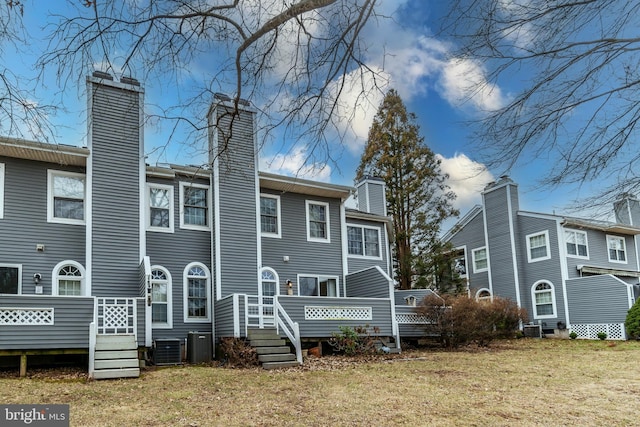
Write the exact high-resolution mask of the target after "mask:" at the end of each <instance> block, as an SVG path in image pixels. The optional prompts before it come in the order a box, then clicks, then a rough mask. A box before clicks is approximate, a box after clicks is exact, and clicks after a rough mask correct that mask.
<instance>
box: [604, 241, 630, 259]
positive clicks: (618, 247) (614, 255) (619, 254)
mask: <svg viewBox="0 0 640 427" xmlns="http://www.w3.org/2000/svg"><path fill="white" fill-rule="evenodd" d="M626 248H627V246H626V243H625V240H624V237H619V236H607V249H608V250H609V261H611V262H620V263H625V264H626V262H627V251H626Z"/></svg>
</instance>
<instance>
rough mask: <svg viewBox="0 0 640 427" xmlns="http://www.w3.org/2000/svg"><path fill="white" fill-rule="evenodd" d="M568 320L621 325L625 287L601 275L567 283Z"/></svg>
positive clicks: (626, 300)
mask: <svg viewBox="0 0 640 427" xmlns="http://www.w3.org/2000/svg"><path fill="white" fill-rule="evenodd" d="M567 299H568V300H569V321H570V322H571V323H573V324H577V323H624V321H625V318H626V314H627V311H628V310H629V308H630V307H629V297H628V287H627V285H626V284H624V283H622V282H621V281H619V280H617V279H616V278H615V277H613V276H611V275H609V274H604V275H599V276H589V277H583V278H579V279H571V280H567Z"/></svg>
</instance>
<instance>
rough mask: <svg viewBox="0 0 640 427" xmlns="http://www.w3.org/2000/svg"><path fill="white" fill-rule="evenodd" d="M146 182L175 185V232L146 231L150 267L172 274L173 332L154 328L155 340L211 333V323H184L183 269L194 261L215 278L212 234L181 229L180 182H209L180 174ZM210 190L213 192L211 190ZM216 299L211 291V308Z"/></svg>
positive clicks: (212, 281) (148, 179)
mask: <svg viewBox="0 0 640 427" xmlns="http://www.w3.org/2000/svg"><path fill="white" fill-rule="evenodd" d="M147 182H150V183H154V184H163V185H170V186H173V198H174V201H173V202H174V204H173V206H174V209H173V223H174V231H173V233H161V232H155V231H147V232H146V239H147V242H146V243H147V255H148V256H149V259H150V261H151V265H159V266H162V267H164V268H166V269H167V270H169V273H170V274H171V299H172V303H171V306H172V313H173V329H153V338H154V339H156V338H185V337H186V336H187V334H188V333H189V332H190V331H198V332H210V331H211V322H206V321H205V322H197V323H193V322H189V323H185V322H184V286H185V283H184V270H185V267H186V266H187V265H188V264H190V263H192V262H199V263H201V264H204V265H205V266H207V268H208V269H209V272H210V273H211V275H212V276H213V277H212V278H211V286H212V287H213V283H214V280H213V279H214V277H215V276H214V271H213V269H212V268H211V267H212V266H211V236H212V234H211V231H205V230H191V229H183V228H180V182H193V183H196V184H202V185H209V181H208V180H204V179H200V178H198V179H192V178H190V177H185V176H181V175H176V177H175V178H173V179H171V178H157V177H148V178H147ZM210 191H211V190H210ZM213 300H215V290H214V289H212V290H211V301H210V307H209V309H211V307H212V306H213Z"/></svg>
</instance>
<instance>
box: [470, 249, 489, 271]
mask: <svg viewBox="0 0 640 427" xmlns="http://www.w3.org/2000/svg"><path fill="white" fill-rule="evenodd" d="M482 250H484V254H485V257H486V258H485V259H486V260H487V266H486V267H485V268H476V252H480V251H482ZM471 258H472V264H473V273H474V274H475V273H484V272H485V271H487V270H489V253H488V251H487V247H486V246H481V247H479V248H475V249H472V250H471ZM467 270H468V269H467Z"/></svg>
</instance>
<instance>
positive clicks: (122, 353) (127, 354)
mask: <svg viewBox="0 0 640 427" xmlns="http://www.w3.org/2000/svg"><path fill="white" fill-rule="evenodd" d="M137 358H138V350H100V351H96V353H95V360H107V359H137Z"/></svg>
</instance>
